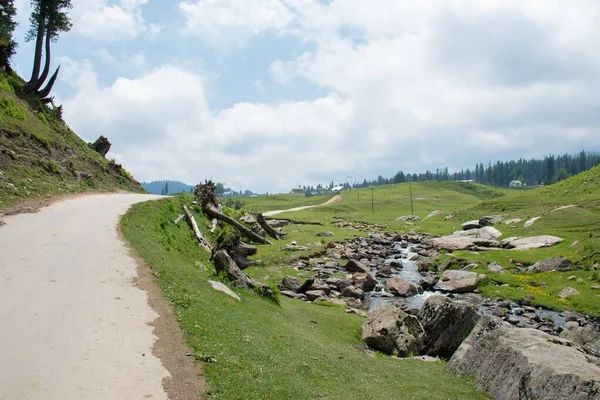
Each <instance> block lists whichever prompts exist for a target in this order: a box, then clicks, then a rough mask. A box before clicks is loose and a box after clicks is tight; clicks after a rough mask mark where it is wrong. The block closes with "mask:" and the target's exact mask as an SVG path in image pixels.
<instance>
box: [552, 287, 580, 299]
mask: <svg viewBox="0 0 600 400" xmlns="http://www.w3.org/2000/svg"><path fill="white" fill-rule="evenodd" d="M579 294H580V293H579V290H577V289H575V288H572V287H566V288H564V289H563V290H561V291H560V293H558V294H557V296H558V297H559V298H561V299H568V298H569V297H573V296H579Z"/></svg>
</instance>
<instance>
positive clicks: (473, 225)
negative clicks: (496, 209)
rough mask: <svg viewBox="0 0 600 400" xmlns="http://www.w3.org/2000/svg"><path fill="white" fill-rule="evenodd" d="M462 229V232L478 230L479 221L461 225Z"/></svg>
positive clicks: (479, 226)
mask: <svg viewBox="0 0 600 400" xmlns="http://www.w3.org/2000/svg"><path fill="white" fill-rule="evenodd" d="M462 228H463V230H464V231H468V230H469V229H479V228H481V225H480V224H479V220H478V219H476V220H473V221H468V222H465V223H464V224H462Z"/></svg>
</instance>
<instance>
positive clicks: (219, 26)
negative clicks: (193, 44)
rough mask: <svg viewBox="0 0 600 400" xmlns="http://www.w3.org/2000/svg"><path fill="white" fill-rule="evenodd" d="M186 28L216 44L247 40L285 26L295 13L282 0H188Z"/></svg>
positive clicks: (185, 4)
mask: <svg viewBox="0 0 600 400" xmlns="http://www.w3.org/2000/svg"><path fill="white" fill-rule="evenodd" d="M179 9H180V11H181V12H182V13H183V15H184V17H185V19H186V25H185V32H186V33H187V34H188V35H191V36H196V37H199V38H201V39H202V40H204V41H205V42H206V43H208V44H210V45H213V46H221V47H223V46H225V47H229V46H231V45H239V44H243V43H244V42H245V41H246V40H248V39H249V38H251V37H252V36H256V35H259V34H261V33H263V32H265V31H273V30H281V29H283V28H285V27H286V26H287V25H288V24H289V23H290V22H292V20H293V15H292V13H291V12H290V10H289V9H288V7H286V5H285V4H284V3H282V2H281V1H279V0H196V1H189V0H184V1H180V2H179Z"/></svg>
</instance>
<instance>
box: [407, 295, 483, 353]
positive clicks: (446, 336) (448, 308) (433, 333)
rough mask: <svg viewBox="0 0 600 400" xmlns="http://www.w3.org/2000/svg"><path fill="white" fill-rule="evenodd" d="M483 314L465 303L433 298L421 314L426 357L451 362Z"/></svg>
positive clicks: (426, 302) (424, 306) (437, 297)
mask: <svg viewBox="0 0 600 400" xmlns="http://www.w3.org/2000/svg"><path fill="white" fill-rule="evenodd" d="M479 317H480V314H479V313H478V312H477V309H476V307H475V306H473V305H471V304H469V303H466V302H464V301H452V300H450V299H449V298H447V297H445V296H438V295H433V296H431V297H429V298H428V299H427V301H425V304H423V307H422V308H421V311H420V312H419V321H421V325H422V326H423V330H424V331H425V334H424V335H423V353H424V354H428V355H431V356H438V357H443V358H450V357H451V356H452V354H454V352H455V351H456V349H458V347H459V346H460V344H461V343H462V342H463V340H465V339H466V338H467V336H469V334H470V333H471V331H472V330H473V328H474V327H475V324H476V323H477V321H478V320H479Z"/></svg>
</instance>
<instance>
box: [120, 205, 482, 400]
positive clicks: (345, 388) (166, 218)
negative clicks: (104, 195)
mask: <svg viewBox="0 0 600 400" xmlns="http://www.w3.org/2000/svg"><path fill="white" fill-rule="evenodd" d="M185 201H186V200H185V197H181V196H180V197H174V198H170V199H165V200H160V201H153V202H148V203H142V204H138V205H135V206H134V207H133V208H131V210H130V211H129V212H128V213H127V214H126V215H125V216H124V217H123V219H122V222H121V228H122V231H123V234H124V235H125V237H126V238H127V239H128V240H129V242H130V243H131V245H132V246H133V248H134V249H135V250H136V251H137V253H138V254H139V255H140V256H141V257H142V258H143V259H144V260H145V261H146V262H147V263H148V265H149V266H150V267H151V268H152V270H153V273H154V276H155V278H156V280H157V282H158V283H159V285H160V287H161V289H162V291H163V294H164V296H165V297H166V299H167V300H168V301H169V302H170V303H171V304H172V305H173V307H174V310H175V313H176V315H177V318H178V320H179V322H180V323H181V326H182V328H183V330H184V332H185V335H186V339H187V342H188V344H190V345H191V346H192V347H193V348H194V350H195V356H196V358H197V359H198V360H204V361H209V362H207V363H206V364H205V375H206V379H207V382H208V385H209V387H210V390H209V392H208V393H207V397H210V398H218V399H244V400H246V399H344V400H348V399H370V398H402V399H457V398H460V399H486V398H488V397H487V396H486V395H485V394H483V393H481V392H477V391H475V389H474V384H473V381H472V380H471V379H469V378H465V377H457V376H455V375H453V374H451V373H449V372H447V371H446V369H445V365H444V364H443V363H423V362H420V361H414V360H398V359H393V358H391V357H387V356H379V355H378V356H376V357H371V356H369V355H367V354H365V352H364V351H363V349H364V348H363V346H364V345H363V342H362V341H361V339H360V330H361V325H362V322H363V319H362V318H360V317H358V316H355V315H349V314H345V313H344V312H343V309H341V308H339V307H332V306H320V305H313V304H307V303H303V302H300V301H294V300H288V299H285V298H284V299H282V301H281V305H280V306H277V305H276V304H274V303H273V302H270V301H268V300H265V299H264V298H261V297H259V296H257V295H256V294H254V293H252V292H250V291H240V290H236V292H238V293H240V295H241V297H242V301H241V302H237V301H235V300H234V299H232V298H230V297H228V296H226V295H224V294H222V293H220V292H216V291H214V290H213V289H212V288H211V287H210V285H209V284H208V283H207V280H208V279H211V278H214V275H213V267H212V264H211V263H210V261H209V257H208V254H207V253H206V252H203V251H202V250H201V249H200V248H199V247H198V245H197V244H196V242H195V239H194V237H193V234H192V232H191V229H190V228H189V227H188V226H187V225H186V224H185V221H182V222H180V223H179V224H178V225H175V224H174V222H173V221H174V220H175V219H176V218H177V216H178V215H179V214H180V213H181V208H182V202H185ZM195 213H196V217H197V218H198V222H199V225H200V228H201V229H203V230H204V231H205V233H206V234H207V235H208V234H209V233H208V232H207V230H206V229H205V227H206V226H208V223H209V222H208V221H207V220H206V219H205V218H204V217H203V216H202V215H201V214H200V213H198V212H195ZM213 239H214V238H213Z"/></svg>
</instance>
